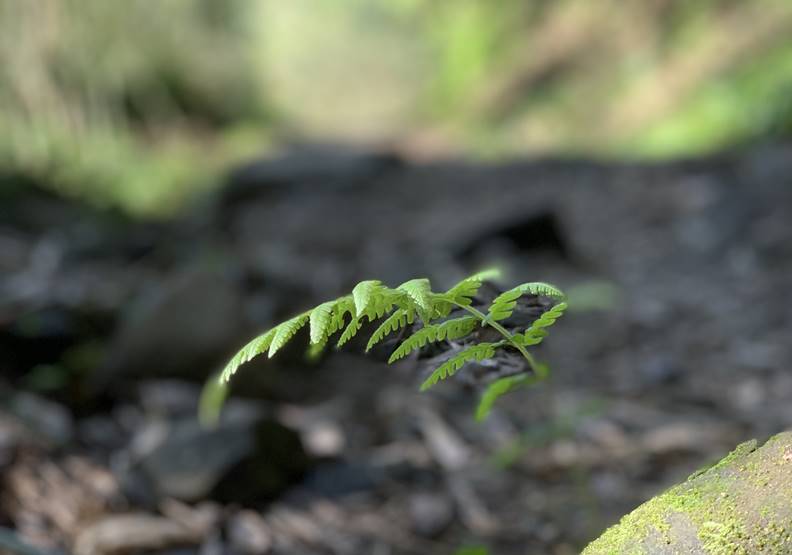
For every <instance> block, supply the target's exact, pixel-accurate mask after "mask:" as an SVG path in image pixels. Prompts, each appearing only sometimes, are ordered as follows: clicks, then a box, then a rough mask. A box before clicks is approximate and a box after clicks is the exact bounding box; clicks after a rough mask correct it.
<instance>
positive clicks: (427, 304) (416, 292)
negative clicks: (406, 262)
mask: <svg viewBox="0 0 792 555" xmlns="http://www.w3.org/2000/svg"><path fill="white" fill-rule="evenodd" d="M396 290H397V291H403V292H404V293H406V294H407V297H408V298H409V299H410V301H411V303H412V304H413V305H414V306H415V308H416V310H417V312H418V313H419V314H421V316H422V318H423V319H424V320H426V319H428V318H429V317H430V316H431V313H432V297H433V293H432V285H431V283H430V282H429V280H428V279H426V278H421V279H411V280H410V281H406V282H404V283H402V284H401V285H399V286H398V287H397V288H396Z"/></svg>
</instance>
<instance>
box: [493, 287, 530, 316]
mask: <svg viewBox="0 0 792 555" xmlns="http://www.w3.org/2000/svg"><path fill="white" fill-rule="evenodd" d="M521 296H522V291H520V290H519V288H516V287H515V288H514V289H509V290H508V291H506V292H504V293H501V294H500V295H498V296H497V297H495V300H493V301H492V304H490V307H489V314H487V316H488V318H490V319H491V320H496V321H497V320H505V319H506V318H508V317H509V316H511V315H512V312H514V307H515V306H517V299H519V298H520V297H521Z"/></svg>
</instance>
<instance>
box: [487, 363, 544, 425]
mask: <svg viewBox="0 0 792 555" xmlns="http://www.w3.org/2000/svg"><path fill="white" fill-rule="evenodd" d="M534 379H535V377H534V376H531V375H529V374H519V375H517V376H507V377H505V378H501V379H499V380H497V381H494V382H492V383H491V384H490V385H489V386H487V389H485V390H484V393H483V394H482V395H481V400H480V401H479V404H478V406H477V407H476V420H478V421H481V420H484V419H485V418H487V416H489V413H490V411H491V410H492V405H494V404H495V401H497V400H498V398H500V397H501V396H503V395H506V394H507V393H509V392H510V391H513V390H514V389H517V388H518V387H520V386H522V385H525V384H527V383H530V382H531V381H532V380H534Z"/></svg>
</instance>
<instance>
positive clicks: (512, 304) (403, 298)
mask: <svg viewBox="0 0 792 555" xmlns="http://www.w3.org/2000/svg"><path fill="white" fill-rule="evenodd" d="M496 277H498V272H497V271H495V270H488V271H484V272H480V273H478V274H474V275H472V276H470V277H468V278H465V279H463V280H462V281H460V282H459V283H457V284H456V285H455V286H454V287H452V288H451V289H449V290H448V291H446V292H444V293H437V292H433V291H432V287H431V283H430V282H429V280H428V279H425V278H420V279H413V280H410V281H407V282H405V283H403V284H401V285H399V286H398V287H396V288H394V289H392V288H390V287H388V286H386V285H384V284H383V283H382V282H380V281H377V280H368V281H362V282H360V283H358V284H357V285H356V286H355V287H354V289H353V290H352V293H351V294H349V295H346V296H343V297H339V298H337V299H335V300H333V301H328V302H325V303H322V304H320V305H318V306H317V307H315V308H313V309H312V310H308V311H306V312H303V313H301V314H298V315H297V316H295V317H293V318H291V319H289V320H286V321H285V322H283V323H281V324H279V325H277V326H275V327H274V328H272V329H270V330H268V331H267V332H265V333H263V334H262V335H260V336H258V337H256V338H255V339H253V340H252V341H251V342H250V343H248V344H247V345H245V346H244V347H243V348H242V349H241V350H240V351H239V352H238V353H237V354H236V356H234V358H232V359H231V360H230V361H229V362H228V364H227V365H226V367H225V369H224V370H223V372H222V373H221V375H220V382H221V383H226V382H228V381H229V380H230V379H231V377H232V376H233V375H234V374H235V373H236V371H237V370H238V369H239V367H240V366H241V365H242V364H244V363H246V362H248V361H249V360H251V359H252V358H253V357H255V356H257V355H259V354H261V353H264V352H266V353H267V356H268V357H272V356H274V355H275V354H276V353H277V352H278V351H279V350H280V349H281V348H283V346H284V345H285V344H286V343H288V342H289V341H290V340H291V339H292V338H293V337H294V336H295V334H296V333H297V332H298V331H299V330H300V329H301V328H303V327H304V326H306V325H307V326H309V329H310V346H309V354H310V355H311V356H317V355H318V354H320V353H321V352H322V350H323V349H324V348H325V347H326V346H327V344H328V343H329V341H330V338H331V337H332V336H333V335H335V334H336V333H337V332H341V335H340V337H339V339H338V341H337V342H336V346H338V347H340V346H341V345H343V344H345V343H346V342H348V341H349V340H350V339H352V338H353V337H354V336H355V335H356V334H357V333H358V331H360V329H361V328H362V326H363V322H364V321H365V320H368V321H369V322H374V321H377V320H379V319H381V318H385V320H384V321H383V322H382V323H381V324H380V326H379V327H378V328H377V329H376V330H375V331H374V333H373V334H372V335H371V338H370V339H369V341H368V344H367V346H366V351H367V352H368V351H369V350H371V349H372V348H373V347H374V346H375V345H377V344H378V343H380V342H381V341H383V340H384V339H385V338H386V337H388V336H389V335H391V334H393V333H395V332H397V331H399V330H401V329H402V328H405V327H407V326H409V325H411V324H413V323H415V322H416V321H417V320H420V321H421V322H422V324H423V325H422V327H421V328H420V329H418V330H417V331H415V332H414V333H412V335H410V336H409V337H407V338H406V339H405V340H404V341H402V342H401V344H400V345H399V346H398V347H396V349H395V350H394V351H393V352H392V354H391V355H390V358H389V359H388V363H389V364H390V363H393V362H395V361H397V360H399V359H401V358H404V357H405V356H407V355H409V354H410V353H411V352H413V351H415V350H418V349H421V348H422V347H424V346H426V345H428V344H429V343H436V342H440V341H445V340H457V339H464V338H466V337H468V336H470V335H471V334H472V333H473V332H474V331H476V330H477V329H480V328H483V327H487V326H489V327H491V328H492V329H493V330H495V331H496V332H498V334H500V336H501V337H502V339H500V340H499V341H496V342H483V341H480V342H474V343H471V344H469V345H467V346H466V347H465V348H464V349H463V350H461V351H459V352H457V353H456V354H454V355H453V356H451V357H450V358H449V359H448V360H446V361H445V362H443V363H442V364H441V365H440V366H439V367H438V368H436V369H435V370H434V371H433V372H432V373H431V374H430V375H429V377H428V378H427V379H426V380H425V381H424V382H423V384H422V385H421V390H426V389H429V388H430V387H432V386H433V385H435V384H436V383H437V382H439V381H442V380H445V379H447V378H448V377H450V376H452V375H453V374H455V373H456V372H457V371H459V370H460V369H461V368H462V367H463V366H464V365H465V364H466V363H468V362H471V361H482V360H485V359H490V358H493V357H494V356H495V355H496V353H497V352H498V351H499V350H501V349H507V348H513V349H515V350H517V351H518V352H519V353H520V354H521V355H522V356H523V357H524V358H525V360H526V361H527V364H528V366H529V367H530V369H531V372H530V373H526V374H520V375H517V376H508V377H505V378H501V379H499V380H497V381H495V382H493V383H491V384H490V385H489V386H488V388H487V389H486V390H485V392H484V394H483V396H482V399H481V402H480V404H479V407H478V409H477V411H476V417H477V418H478V419H483V418H485V417H486V416H487V414H488V413H489V410H490V408H491V407H492V405H493V403H494V402H495V400H496V399H497V398H498V397H500V396H501V395H503V394H505V393H507V392H509V391H511V390H513V389H515V388H516V387H519V386H522V385H526V384H529V383H535V382H536V381H539V380H541V379H543V378H545V377H546V376H547V367H546V366H545V365H543V364H540V363H538V362H537V361H536V360H535V359H534V357H533V356H532V355H531V354H530V353H529V352H528V349H527V347H531V346H534V345H538V344H539V343H541V342H542V340H543V339H544V338H545V337H546V336H547V328H549V327H550V326H552V325H553V324H554V323H555V321H556V320H557V319H558V318H560V317H561V316H562V315H563V313H564V310H566V308H567V303H566V296H565V295H564V293H563V292H561V290H560V289H558V288H556V287H554V286H553V285H550V284H548V283H542V282H533V283H522V284H520V285H518V286H517V287H514V288H512V289H509V290H508V291H506V292H504V293H501V294H500V295H499V296H497V297H496V298H495V299H494V300H493V301H492V302H491V303H490V305H489V307H488V309H487V312H486V313H484V312H482V311H481V310H479V309H478V308H475V307H474V306H473V299H474V298H475V296H476V294H477V293H478V291H479V289H480V288H481V285H482V284H483V283H484V282H485V281H487V280H491V279H494V278H496ZM523 295H538V296H542V297H547V298H549V299H551V300H552V301H553V302H554V304H553V306H552V307H551V308H550V309H549V310H547V311H545V312H544V313H543V314H542V315H541V316H540V317H539V318H537V319H536V320H535V321H534V322H532V323H531V325H530V326H529V327H528V328H526V329H517V330H511V331H510V330H508V329H506V328H505V327H504V326H503V325H502V324H501V323H500V322H501V321H503V320H506V319H507V318H509V317H510V316H511V315H512V313H513V312H514V310H515V308H516V306H517V301H518V299H519V298H520V297H522V296H523ZM454 310H457V311H462V312H463V313H464V315H462V316H454V317H451V316H452V312H453V311H454ZM456 314H459V312H457V313H456Z"/></svg>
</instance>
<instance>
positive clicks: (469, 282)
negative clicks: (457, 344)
mask: <svg viewBox="0 0 792 555" xmlns="http://www.w3.org/2000/svg"><path fill="white" fill-rule="evenodd" d="M499 276H500V270H498V269H495V268H493V269H490V270H484V271H483V272H478V273H477V274H473V275H472V276H468V277H466V278H465V279H463V280H462V281H460V282H459V283H457V284H456V285H454V286H453V287H452V288H451V289H449V290H448V291H446V292H445V293H443V294H441V295H437V296H436V297H435V303H434V308H435V313H436V315H437V317H438V318H445V317H446V316H448V315H449V314H450V313H451V311H452V310H453V309H454V304H457V305H463V306H469V305H470V304H471V303H472V302H473V297H475V296H476V294H477V293H478V290H479V289H480V288H481V284H482V283H484V282H485V281H487V280H490V279H495V278H497V277H499Z"/></svg>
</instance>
